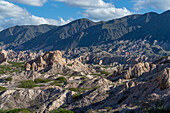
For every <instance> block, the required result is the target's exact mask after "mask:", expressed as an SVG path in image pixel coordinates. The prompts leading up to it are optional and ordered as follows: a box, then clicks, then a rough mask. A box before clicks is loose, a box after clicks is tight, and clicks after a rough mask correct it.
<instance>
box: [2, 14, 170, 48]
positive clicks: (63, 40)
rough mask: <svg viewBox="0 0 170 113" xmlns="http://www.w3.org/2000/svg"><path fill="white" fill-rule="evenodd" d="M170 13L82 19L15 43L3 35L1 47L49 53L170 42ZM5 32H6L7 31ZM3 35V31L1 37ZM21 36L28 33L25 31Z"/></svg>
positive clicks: (18, 39) (19, 39)
mask: <svg viewBox="0 0 170 113" xmlns="http://www.w3.org/2000/svg"><path fill="white" fill-rule="evenodd" d="M169 12H170V11H165V12H164V13H161V14H157V13H155V12H149V13H145V14H134V15H129V16H125V17H122V18H118V19H113V20H109V21H100V22H93V21H91V20H89V19H86V18H82V19H78V20H74V21H72V22H70V23H68V24H66V25H63V26H53V27H54V28H51V29H50V28H48V29H47V31H45V32H43V33H39V32H38V34H37V35H35V34H36V33H35V34H34V32H33V33H32V32H31V31H32V30H30V34H31V33H32V34H33V36H32V35H31V36H30V37H29V38H27V37H26V36H25V35H23V37H21V36H19V37H18V38H14V39H16V40H14V39H13V40H12V41H14V43H12V44H11V42H10V44H9V38H10V37H8V36H4V38H1V36H0V38H1V39H0V42H1V46H2V45H3V44H5V45H6V48H5V49H14V50H45V51H49V50H56V49H58V50H65V49H74V48H76V47H89V46H94V45H100V44H104V43H112V42H113V41H115V40H118V41H120V40H138V39H143V40H144V39H147V40H151V42H153V40H158V41H162V40H163V41H167V40H166V39H168V37H169V32H168V29H165V28H169V26H170V25H169V19H168V18H167V17H169V15H170V13H169ZM162 21H163V22H162ZM47 26H48V25H46V27H47ZM34 27H35V26H34ZM49 27H50V26H49ZM9 29H10V28H9ZM159 31H160V32H159ZM2 32H5V30H4V31H2ZM2 32H0V35H1V34H2ZM28 32H29V30H28ZM20 34H24V31H23V32H21V33H20ZM28 34H29V33H28ZM159 36H160V37H161V38H160V37H159ZM16 37H17V36H16ZM147 37H149V38H147ZM6 40H8V41H6ZM10 40H11V39H10ZM168 41H169V39H168Z"/></svg>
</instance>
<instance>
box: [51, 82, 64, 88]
mask: <svg viewBox="0 0 170 113" xmlns="http://www.w3.org/2000/svg"><path fill="white" fill-rule="evenodd" d="M50 85H52V86H59V87H62V86H63V84H62V83H58V82H56V81H54V82H53V83H51V84H50Z"/></svg>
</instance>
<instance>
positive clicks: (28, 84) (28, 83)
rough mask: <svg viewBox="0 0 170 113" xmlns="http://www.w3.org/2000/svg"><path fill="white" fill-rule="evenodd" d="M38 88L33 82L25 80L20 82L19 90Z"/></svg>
mask: <svg viewBox="0 0 170 113" xmlns="http://www.w3.org/2000/svg"><path fill="white" fill-rule="evenodd" d="M33 87H36V85H35V82H34V81H32V80H24V81H21V82H20V85H19V88H33Z"/></svg>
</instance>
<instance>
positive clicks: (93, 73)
mask: <svg viewBox="0 0 170 113" xmlns="http://www.w3.org/2000/svg"><path fill="white" fill-rule="evenodd" d="M92 75H97V76H102V74H98V73H93V74H92Z"/></svg>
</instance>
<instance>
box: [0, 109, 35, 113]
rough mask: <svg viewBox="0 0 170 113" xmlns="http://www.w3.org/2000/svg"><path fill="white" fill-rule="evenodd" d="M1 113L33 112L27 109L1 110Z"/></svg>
mask: <svg viewBox="0 0 170 113" xmlns="http://www.w3.org/2000/svg"><path fill="white" fill-rule="evenodd" d="M0 113H32V111H31V110H29V109H26V108H21V109H12V110H0Z"/></svg>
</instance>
